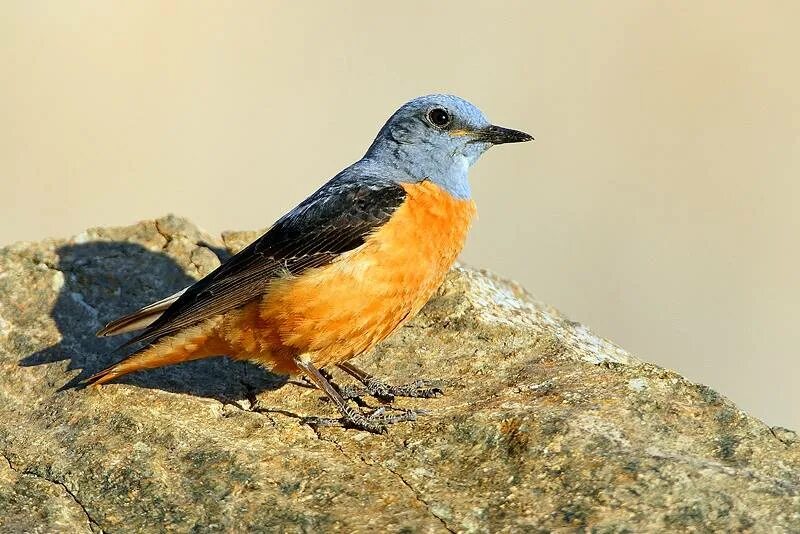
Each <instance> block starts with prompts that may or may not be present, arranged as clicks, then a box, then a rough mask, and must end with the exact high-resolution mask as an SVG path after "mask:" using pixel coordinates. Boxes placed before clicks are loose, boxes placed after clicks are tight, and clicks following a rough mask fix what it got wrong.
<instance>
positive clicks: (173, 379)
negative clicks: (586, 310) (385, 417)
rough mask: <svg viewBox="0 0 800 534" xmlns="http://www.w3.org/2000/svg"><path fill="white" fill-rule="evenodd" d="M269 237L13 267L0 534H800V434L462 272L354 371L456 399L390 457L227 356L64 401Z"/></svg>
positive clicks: (2, 283)
mask: <svg viewBox="0 0 800 534" xmlns="http://www.w3.org/2000/svg"><path fill="white" fill-rule="evenodd" d="M254 236H255V234H254V233H245V232H242V233H236V232H231V233H227V234H225V235H224V238H217V237H214V236H210V235H208V234H206V233H205V232H202V231H201V230H199V229H197V228H196V227H195V226H194V225H192V224H191V223H189V222H188V221H185V220H183V219H180V218H177V217H165V218H163V219H159V220H157V221H146V222H142V223H139V224H137V225H134V226H130V227H125V228H111V229H103V228H100V229H93V230H88V231H86V232H84V233H82V234H80V235H79V236H76V237H75V238H73V239H70V240H47V241H43V242H40V243H18V244H15V245H12V246H9V247H6V248H4V249H2V250H0V453H1V454H2V458H0V531H2V532H23V531H24V532H89V531H93V532H100V531H106V532H140V531H180V532H186V531H202V532H215V531H226V532H227V531H252V532H331V531H341V532H440V531H445V532H446V531H451V532H503V531H507V532H521V531H526V532H527V531H533V532H536V531H552V530H557V529H564V530H591V531H592V532H643V531H650V532H652V531H664V530H666V531H692V530H693V531H742V530H750V531H798V530H800V445H798V443H797V439H796V434H795V433H794V432H791V431H789V430H786V429H782V428H778V427H775V428H773V429H771V428H769V427H768V426H766V425H765V424H763V423H762V422H761V421H759V420H757V419H754V418H752V417H750V416H748V415H747V414H745V413H744V412H742V411H741V410H739V409H738V408H737V407H736V406H735V405H734V404H733V403H731V402H730V401H729V400H728V399H726V398H724V397H723V396H721V395H719V394H718V393H716V392H715V391H713V390H711V389H709V388H708V387H705V386H702V385H697V384H693V383H691V382H689V381H687V380H686V379H684V378H682V377H681V376H680V375H678V374H676V373H674V372H672V371H669V370H666V369H662V368H660V367H657V366H655V365H651V364H648V363H644V362H642V361H640V360H638V359H637V358H635V357H633V356H631V355H630V354H628V353H627V352H626V351H625V350H623V349H622V348H620V347H618V346H617V345H615V344H614V343H612V342H610V341H608V340H606V339H603V338H601V337H599V336H597V335H596V334H594V333H593V332H591V331H590V330H589V329H588V328H586V327H585V326H583V325H581V324H578V323H575V322H572V321H570V320H568V319H567V318H565V317H564V316H563V315H562V314H560V313H559V312H558V311H557V310H555V309H553V308H552V307H550V306H547V305H545V304H542V303H540V302H538V301H537V300H536V299H534V298H533V297H531V296H530V295H529V294H528V293H527V292H526V291H525V290H524V289H522V288H521V287H520V286H518V285H517V284H514V283H512V282H508V281H505V280H502V279H500V278H497V277H496V276H494V275H491V274H489V273H486V272H483V271H476V270H472V269H468V268H465V267H456V268H454V269H453V270H452V271H451V273H450V275H449V276H448V278H447V280H446V282H445V283H444V285H443V286H442V288H441V289H440V291H439V292H438V294H437V295H436V297H434V298H433V299H432V300H431V302H430V303H429V304H428V305H427V307H426V308H425V309H424V310H423V312H422V313H421V314H420V316H419V317H417V318H416V319H415V320H414V321H413V322H411V323H410V324H409V325H408V326H406V327H404V328H402V329H401V330H400V331H399V332H397V333H396V334H395V335H393V336H392V337H391V338H390V339H389V340H387V341H386V342H385V343H383V344H382V345H380V346H379V347H378V348H377V349H376V350H375V351H374V352H373V353H371V354H368V355H365V356H363V357H361V358H359V359H358V360H356V362H357V363H358V364H360V365H361V366H363V367H364V368H366V369H368V370H370V371H372V372H373V373H374V374H376V375H379V376H382V377H385V378H387V379H389V380H390V381H394V382H405V381H411V380H414V379H417V378H436V379H440V380H442V381H443V382H444V384H445V387H446V395H445V396H444V397H441V398H438V399H429V400H417V399H410V400H401V401H399V402H398V405H399V406H404V407H415V408H423V407H424V408H425V409H427V410H429V411H430V413H429V414H428V415H426V416H424V417H421V418H420V419H419V420H417V421H416V422H413V423H403V424H399V425H395V426H393V427H392V428H391V430H390V433H389V434H388V435H386V436H375V435H371V434H367V433H363V432H359V431H354V430H343V429H341V428H337V427H320V428H318V429H312V428H311V427H309V426H305V425H302V424H300V418H301V417H304V416H309V415H335V410H334V409H333V407H332V406H330V403H328V402H325V401H324V399H323V397H322V395H321V394H320V393H319V392H317V391H315V390H313V389H310V388H308V387H305V386H304V385H303V384H302V383H301V382H298V381H296V380H288V379H287V378H286V377H280V376H274V375H269V374H267V373H266V372H264V371H263V370H261V369H260V368H258V367H256V366H253V365H249V364H245V363H240V362H232V361H229V360H227V359H225V358H217V359H213V360H205V361H199V362H192V363H187V364H183V365H179V366H174V367H170V368H165V369H158V370H154V371H151V372H147V373H140V374H136V375H132V376H128V377H125V378H124V379H123V380H121V381H120V383H116V384H112V385H109V386H107V387H105V388H103V389H102V390H101V391H99V392H97V391H94V390H83V389H80V388H74V387H73V386H74V385H75V384H76V383H78V381H79V380H80V379H82V378H85V377H87V376H88V375H89V374H91V373H92V372H94V371H97V370H99V369H101V368H103V367H105V366H106V365H108V364H109V363H111V362H112V361H113V360H115V359H118V358H119V357H120V355H115V354H111V349H112V348H113V347H114V346H115V344H116V343H118V341H117V340H108V339H96V338H95V337H94V335H93V334H94V332H95V331H96V330H97V329H98V328H99V327H100V326H101V325H102V324H104V323H105V322H107V321H108V320H110V319H113V318H115V317H117V316H118V315H120V314H122V313H125V312H127V311H131V310H133V309H135V308H137V307H139V306H141V305H144V304H146V303H148V302H151V301H153V300H157V299H160V298H162V297H164V296H166V295H168V294H171V293H173V292H175V291H177V290H179V289H181V288H183V287H184V286H186V285H188V284H189V283H191V281H192V280H193V279H195V278H197V277H200V276H202V275H204V274H206V273H208V272H209V271H210V270H212V269H213V268H214V267H215V266H216V265H218V262H219V260H218V259H217V258H218V257H224V256H227V254H229V251H226V247H227V248H228V249H230V250H233V251H235V250H237V249H238V248H241V246H243V245H244V244H245V243H246V242H247V241H248V240H249V239H252V238H253V237H254ZM337 376H338V375H337ZM340 378H342V377H340ZM342 381H343V382H344V381H346V379H344V378H342ZM367 402H368V403H370V404H371V405H375V404H376V402H375V401H373V400H372V399H367Z"/></svg>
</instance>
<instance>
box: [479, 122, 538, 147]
mask: <svg viewBox="0 0 800 534" xmlns="http://www.w3.org/2000/svg"><path fill="white" fill-rule="evenodd" d="M476 133H477V134H478V139H480V140H481V141H486V142H489V143H492V144H493V145H502V144H503V143H523V142H525V141H533V136H532V135H530V134H526V133H525V132H520V131H519V130H512V129H511V128H503V127H502V126H495V125H492V126H489V127H488V128H484V129H482V130H480V131H478V132H476Z"/></svg>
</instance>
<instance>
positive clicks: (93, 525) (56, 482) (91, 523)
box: [2, 453, 105, 534]
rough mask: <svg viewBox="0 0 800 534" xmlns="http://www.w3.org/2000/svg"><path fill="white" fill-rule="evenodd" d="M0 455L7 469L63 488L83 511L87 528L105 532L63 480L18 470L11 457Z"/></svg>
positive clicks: (21, 475)
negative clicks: (87, 524)
mask: <svg viewBox="0 0 800 534" xmlns="http://www.w3.org/2000/svg"><path fill="white" fill-rule="evenodd" d="M2 456H3V459H5V461H6V463H7V464H8V467H9V469H11V470H12V471H14V472H15V473H17V474H18V475H19V476H20V477H30V478H35V479H38V480H44V481H45V482H49V483H50V484H54V485H56V486H59V487H61V488H62V489H63V490H64V492H65V493H66V494H67V495H68V496H69V497H70V499H72V501H73V502H74V503H75V504H77V505H78V507H80V509H81V511H83V515H84V516H85V517H86V521H87V523H89V530H91V531H92V532H98V531H99V532H100V533H101V534H103V533H104V532H105V530H104V529H103V527H101V526H100V524H99V523H98V522H97V521H96V520H95V519H94V518H93V517H92V516H91V514H89V510H87V509H86V506H84V504H83V503H82V502H81V501H80V499H78V496H77V495H75V493H73V492H72V490H71V489H69V487H67V485H66V484H65V483H64V482H61V481H60V480H54V479H52V478H48V477H45V476H42V475H40V474H39V473H35V472H33V471H30V470H28V469H26V470H25V471H22V472H20V471H19V470H18V469H17V468H16V467H14V464H12V463H11V459H10V458H9V457H8V456H7V455H6V454H5V453H3V454H2Z"/></svg>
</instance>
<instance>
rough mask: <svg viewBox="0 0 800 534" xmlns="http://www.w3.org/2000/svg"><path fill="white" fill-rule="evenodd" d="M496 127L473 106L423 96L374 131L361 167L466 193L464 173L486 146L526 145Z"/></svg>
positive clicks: (445, 97) (457, 193)
mask: <svg viewBox="0 0 800 534" xmlns="http://www.w3.org/2000/svg"><path fill="white" fill-rule="evenodd" d="M532 139H533V137H532V136H530V135H528V134H526V133H524V132H520V131H518V130H511V129H509V128H503V127H500V126H495V125H493V124H491V123H490V122H489V120H488V119H487V118H486V116H485V115H484V114H483V113H482V112H481V110H479V109H478V108H477V107H475V106H474V105H472V104H470V103H469V102H467V101H466V100H464V99H463V98H459V97H457V96H452V95H428V96H421V97H419V98H415V99H414V100H412V101H410V102H408V103H406V104H404V105H403V106H402V107H401V108H400V109H398V110H397V111H396V112H395V113H394V115H392V116H391V117H390V118H389V120H388V121H387V122H386V124H385V125H384V126H383V128H381V131H380V132H378V136H377V137H376V138H375V141H374V142H373V143H372V146H370V148H369V150H368V151H367V154H366V155H365V156H364V160H362V162H363V163H365V164H368V165H369V166H370V167H373V168H374V167H379V168H381V171H380V172H381V173H388V176H387V177H391V178H392V179H395V180H398V181H405V182H409V181H410V182H417V181H422V180H430V181H432V182H434V183H436V184H437V185H439V186H441V187H443V188H444V189H446V190H447V191H449V192H450V193H451V194H453V195H454V196H457V197H459V198H468V197H469V195H470V188H469V182H468V181H467V172H468V170H469V168H470V166H471V165H472V164H473V163H475V162H476V161H477V160H478V158H479V157H480V156H481V154H483V153H484V152H486V151H487V150H488V149H489V148H490V147H492V146H494V145H499V144H503V143H519V142H522V141H530V140H532Z"/></svg>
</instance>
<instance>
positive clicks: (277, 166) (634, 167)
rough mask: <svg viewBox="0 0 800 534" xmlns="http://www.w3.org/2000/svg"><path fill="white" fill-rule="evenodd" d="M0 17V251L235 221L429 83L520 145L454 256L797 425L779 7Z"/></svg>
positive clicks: (18, 10) (787, 40)
mask: <svg viewBox="0 0 800 534" xmlns="http://www.w3.org/2000/svg"><path fill="white" fill-rule="evenodd" d="M224 4H227V5H226V6H224V5H223V3H217V2H160V1H158V2H156V1H150V2H126V3H122V2H118V3H114V2H105V1H102V2H101V1H98V2H51V3H46V2H27V1H19V2H10V1H6V2H3V3H2V5H0V65H2V67H1V68H0V121H1V122H0V124H2V127H1V128H0V195H2V198H3V208H2V216H0V222H2V225H0V243H8V242H11V241H15V240H21V239H39V238H42V237H45V236H55V235H57V236H64V235H67V234H73V233H77V232H79V231H80V230H82V229H83V228H85V227H87V226H95V225H122V224H128V223H131V222H133V221H135V220H138V219H142V218H147V217H155V216H158V215H162V214H165V213H167V212H175V213H178V214H181V215H186V216H189V217H191V218H192V219H193V220H195V221H196V222H197V223H199V224H200V225H202V226H204V227H205V228H207V229H208V230H212V231H220V230H223V229H249V228H260V227H264V226H266V225H268V224H269V223H271V222H272V221H273V220H274V219H275V218H277V217H278V216H280V215H281V214H282V213H283V212H284V211H285V210H286V209H288V208H290V207H291V206H293V205H294V204H295V203H297V202H298V201H300V200H301V199H302V198H303V197H304V196H305V195H306V194H308V193H309V192H311V191H312V190H313V189H314V188H316V187H317V186H318V185H319V184H320V183H321V182H322V181H324V180H326V179H327V178H328V177H330V176H332V175H333V174H334V173H335V172H337V171H338V170H339V169H341V168H342V167H344V166H345V165H347V164H349V163H350V162H352V161H353V160H355V159H357V158H358V157H359V156H360V155H361V154H362V153H363V151H364V150H365V149H366V147H367V145H368V144H369V142H370V141H371V139H372V137H373V136H374V134H375V133H376V131H377V129H378V128H379V126H380V125H381V124H382V123H383V121H384V120H385V119H386V117H388V115H389V114H390V113H391V112H392V111H393V110H394V109H395V108H396V107H397V106H398V105H399V104H401V103H402V102H404V101H405V100H407V99H409V98H411V97H414V96H416V95H419V94H424V93H428V92H434V91H446V92H452V93H456V94H459V95H462V96H464V97H466V98H468V99H470V100H472V101H473V102H475V103H476V104H478V105H479V106H480V107H481V108H482V109H483V110H484V111H485V112H486V113H487V114H488V115H489V117H490V118H492V119H493V120H494V121H495V122H497V123H499V124H503V125H507V126H511V127H516V128H520V129H524V130H528V131H530V132H532V133H534V134H535V135H536V137H537V141H536V142H535V143H533V144H528V145H523V146H508V147H500V148H497V149H494V150H492V151H490V152H489V154H487V155H486V156H485V157H484V158H483V160H482V161H481V162H480V163H479V164H478V165H477V166H476V168H475V169H474V171H473V173H472V183H473V187H474V193H475V197H476V199H477V201H478V204H479V208H480V213H481V216H480V220H479V221H478V224H477V226H476V227H475V228H474V231H473V233H472V237H471V241H470V242H469V244H468V247H467V250H466V252H465V253H464V258H465V259H466V260H467V261H468V262H470V263H472V264H475V265H479V266H484V267H489V268H491V269H494V270H496V271H498V272H500V273H502V274H505V275H508V276H511V277H514V278H516V279H518V280H520V281H522V282H524V284H525V285H526V286H527V287H528V288H530V289H531V290H532V291H533V292H534V293H535V294H537V295H538V296H539V297H541V298H543V299H545V300H547V301H549V302H551V303H553V304H555V305H557V306H559V307H561V308H562V309H564V310H565V311H567V312H568V313H569V314H570V315H571V316H572V317H574V318H575V319H579V320H581V321H584V322H586V323H588V324H589V325H591V326H592V327H593V328H595V329H596V330H597V331H599V332H600V333H602V334H604V335H606V336H608V337H610V338H612V339H614V340H616V341H618V342H619V343H620V344H622V345H623V346H625V347H627V348H629V349H631V350H633V351H635V352H636V353H638V354H640V355H641V356H642V357H644V358H646V359H649V360H651V361H654V362H657V363H660V364H662V365H665V366H667V367H671V368H673V369H676V370H679V371H681V372H683V373H684V374H686V375H687V376H689V377H690V378H692V379H694V380H697V381H700V382H704V383H707V384H710V385H712V386H713V387H715V388H717V389H719V390H720V391H721V392H723V393H724V394H726V395H728V396H730V397H732V398H733V399H734V400H736V401H737V402H738V403H740V405H741V406H742V407H744V408H745V409H748V410H750V411H752V412H753V413H755V414H756V415H758V416H760V417H762V418H764V419H765V420H766V421H767V422H769V423H771V424H782V425H786V426H791V427H795V428H798V427H800V414H798V411H797V410H796V407H797V406H798V401H800V390H798V388H796V387H795V384H796V382H797V381H796V375H797V373H798V370H800V362H799V361H798V354H797V352H798V346H800V327H799V325H798V321H800V311H798V308H797V303H798V301H800V283H798V276H797V262H798V259H799V258H800V246H798V238H797V235H798V230H799V229H800V228H799V226H800V216H798V212H797V209H796V208H797V203H798V200H800V185H798V183H799V182H798V174H799V173H800V96H799V95H800V69H799V68H798V52H800V37H798V31H797V21H798V20H800V2H795V1H788V2H777V1H773V2H755V1H753V2H736V3H732V2H694V1H692V2H689V1H686V2H639V1H635V2H621V1H615V2H610V3H609V2H605V1H603V2H552V1H542V2H520V3H511V2H503V3H490V2H464V1H460V2H450V3H441V2H439V3H436V4H428V3H409V2H393V3H373V2H358V3H344V4H335V5H333V4H328V3H322V2H317V3H311V2H302V3H301V2H296V3H291V4H289V3H285V4H284V3H268V2H252V3H248V2H227V3H224Z"/></svg>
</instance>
